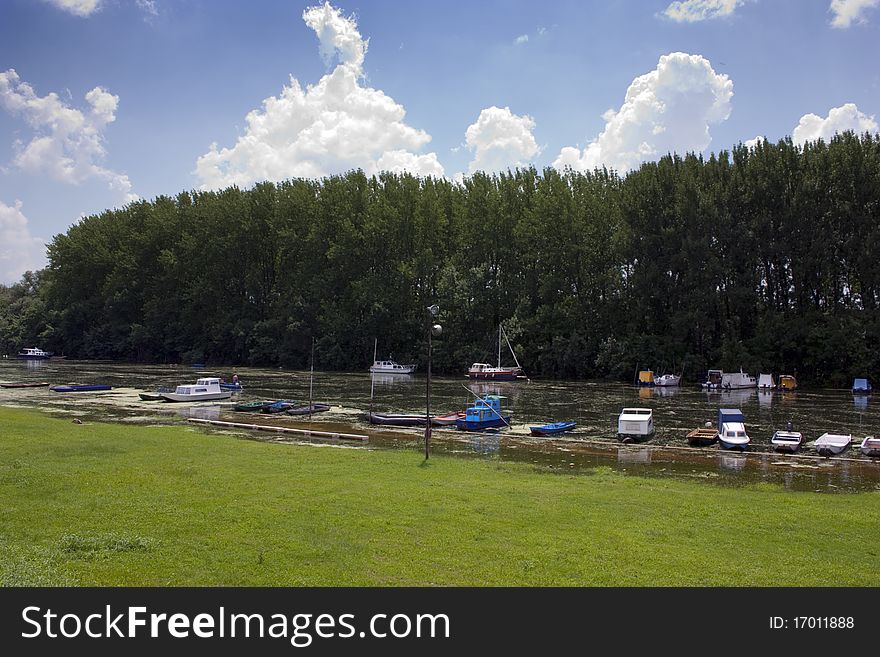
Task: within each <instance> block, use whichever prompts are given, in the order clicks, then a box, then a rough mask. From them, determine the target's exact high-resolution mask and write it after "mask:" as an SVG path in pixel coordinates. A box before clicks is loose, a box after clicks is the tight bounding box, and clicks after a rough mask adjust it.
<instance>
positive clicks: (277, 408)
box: [260, 399, 296, 413]
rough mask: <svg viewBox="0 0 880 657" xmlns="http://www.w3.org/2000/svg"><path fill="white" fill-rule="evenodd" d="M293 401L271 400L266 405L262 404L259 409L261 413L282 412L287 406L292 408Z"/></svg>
mask: <svg viewBox="0 0 880 657" xmlns="http://www.w3.org/2000/svg"><path fill="white" fill-rule="evenodd" d="M294 404H296V402H295V401H291V400H288V399H279V400H278V401H275V402H272V403H271V404H269V405H268V406H264V407H263V408H262V409H260V412H261V413H284V412H286V411H287V409H289V408H293V406H294Z"/></svg>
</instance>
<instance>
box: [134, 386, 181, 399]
mask: <svg viewBox="0 0 880 657" xmlns="http://www.w3.org/2000/svg"><path fill="white" fill-rule="evenodd" d="M168 392H174V388H169V387H166V386H162V387H160V388H159V389H158V390H156V392H139V393H138V397H140V398H141V401H162V400H163V399H164V397H162V395H163V394H165V393H168Z"/></svg>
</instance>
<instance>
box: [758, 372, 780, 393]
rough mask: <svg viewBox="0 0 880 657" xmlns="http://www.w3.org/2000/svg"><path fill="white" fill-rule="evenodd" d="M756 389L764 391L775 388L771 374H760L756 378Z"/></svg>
mask: <svg viewBox="0 0 880 657" xmlns="http://www.w3.org/2000/svg"><path fill="white" fill-rule="evenodd" d="M758 387H759V388H762V389H764V390H767V389H769V388H775V387H776V382H775V381H774V380H773V375H772V374H761V375H759V376H758Z"/></svg>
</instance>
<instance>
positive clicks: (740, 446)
mask: <svg viewBox="0 0 880 657" xmlns="http://www.w3.org/2000/svg"><path fill="white" fill-rule="evenodd" d="M718 442H719V443H720V444H721V447H722V448H723V449H726V450H730V451H739V452H744V451H746V450H747V449H748V448H749V441H748V440H747V441H745V442H740V441H731V440H729V439H728V440H725V439H724V438H722V437H721V436H720V435H719V436H718Z"/></svg>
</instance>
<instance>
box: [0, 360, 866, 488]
mask: <svg viewBox="0 0 880 657" xmlns="http://www.w3.org/2000/svg"><path fill="white" fill-rule="evenodd" d="M316 361H317V362H318V363H320V359H319V355H317V354H316ZM229 371H231V368H229V367H226V368H223V369H218V370H215V371H211V370H205V371H204V372H199V373H198V374H196V373H195V372H194V371H193V369H192V368H190V367H185V366H175V365H146V366H145V365H130V364H122V363H110V362H97V361H70V360H62V361H43V362H38V365H37V366H36V367H33V368H31V367H30V365H29V364H28V363H27V362H25V361H16V360H11V359H3V360H0V382H6V381H49V382H50V383H51V384H53V385H54V384H57V383H66V382H68V381H77V382H81V383H107V384H109V385H112V386H113V390H112V391H110V392H108V393H104V394H101V395H97V394H96V395H87V396H76V395H57V394H55V393H52V392H49V391H48V390H47V389H46V388H29V389H3V388H0V404H11V405H19V406H36V407H42V408H46V409H49V410H50V411H53V412H59V413H67V414H77V415H78V416H80V417H88V418H91V419H94V420H101V421H107V420H111V421H112V420H117V419H120V420H125V419H127V420H128V421H134V422H145V423H146V422H164V423H168V422H172V423H174V422H182V421H185V418H186V417H200V418H204V419H214V420H216V419H220V420H232V421H235V420H244V421H250V422H256V423H261V422H265V421H267V420H266V418H265V416H256V415H253V414H242V413H235V412H234V411H233V406H234V405H235V403H237V402H240V401H254V400H262V399H289V400H295V401H299V402H304V401H306V400H308V399H309V378H310V377H309V372H295V371H290V370H282V369H260V368H247V367H237V368H236V371H237V373H238V375H239V378H240V379H241V380H242V381H243V382H244V385H245V390H244V392H243V393H242V394H241V395H238V396H237V397H238V398H237V399H236V400H235V401H232V400H229V401H224V402H219V403H216V404H207V405H196V406H186V405H177V404H164V403H161V402H143V401H140V400H139V399H138V394H137V393H138V392H141V391H153V390H156V389H157V388H158V387H159V386H176V385H178V384H181V383H191V382H192V381H193V380H194V379H195V378H196V376H198V375H201V374H204V375H206V376H207V375H220V376H226V377H227V378H228V376H229ZM376 379H378V381H377V380H376ZM380 382H381V383H380ZM431 390H432V392H431V410H432V412H434V413H436V414H441V415H442V414H446V413H450V412H454V411H458V410H461V409H464V408H466V407H467V406H468V405H470V404H471V403H472V402H473V400H474V398H475V396H477V395H481V394H486V393H488V394H500V395H502V396H504V397H506V400H505V405H506V407H507V408H509V409H510V411H511V412H512V413H513V425H512V428H511V429H509V430H505V431H503V432H501V433H499V434H466V433H463V432H458V431H455V430H454V429H450V428H437V429H435V431H434V433H433V438H432V449H435V450H436V451H438V452H449V453H455V454H461V453H463V452H464V453H471V454H475V455H477V456H481V457H491V458H498V459H502V460H508V461H523V462H527V463H532V464H541V465H545V466H547V467H549V468H553V469H556V468H565V469H566V470H574V471H577V470H579V469H590V468H595V467H597V466H608V467H612V468H620V469H626V471H627V472H629V473H639V474H645V475H657V476H681V477H695V476H699V477H702V478H710V479H712V480H715V481H722V482H724V483H731V484H737V485H738V484H742V483H748V482H752V481H770V482H778V483H779V484H781V485H784V486H786V487H788V488H791V489H796V490H823V491H834V490H875V489H878V490H880V461H878V460H873V461H872V460H871V459H869V458H868V457H864V456H862V455H861V454H860V452H859V450H858V449H852V450H850V451H848V452H847V453H846V454H845V458H841V457H834V458H831V459H820V458H818V457H817V456H816V454H815V451H814V450H813V449H812V448H810V447H809V445H808V447H807V449H805V450H804V451H803V452H802V454H801V455H797V456H785V457H779V456H777V455H775V454H773V453H772V451H771V446H770V438H771V436H772V435H773V432H774V431H775V430H777V429H784V428H785V426H786V424H787V422H788V421H789V420H790V421H791V422H792V423H793V425H794V427H795V430H797V431H801V432H802V433H803V434H804V437H805V439H806V441H807V442H808V443H812V442H813V441H815V439H816V438H817V437H818V436H819V435H820V434H822V433H824V432H826V431H827V432H832V433H852V434H853V435H859V434H861V435H864V434H872V433H874V434H877V433H880V407H878V405H870V403H866V402H868V400H867V399H866V398H865V397H861V398H858V399H854V398H853V396H852V394H851V392H850V391H849V390H848V389H847V390H803V389H802V390H800V391H798V392H796V393H794V392H790V393H784V394H783V393H780V392H772V393H770V394H769V398H770V399H772V403H768V395H767V394H766V393H762V394H761V395H758V394H757V391H756V390H754V389H751V390H735V391H715V392H710V393H707V392H705V391H702V390H700V389H699V388H697V387H695V386H685V387H679V388H666V389H664V388H641V389H639V388H636V387H635V386H631V385H627V384H619V383H609V382H604V381H574V382H563V381H540V380H532V381H524V380H523V381H515V382H474V381H468V380H467V379H464V378H463V377H461V376H454V377H432V387H431ZM312 394H313V397H312V398H313V400H314V401H315V402H323V403H327V404H331V405H332V409H331V410H330V411H328V412H326V413H321V414H320V415H316V416H314V417H313V418H312V424H314V425H315V428H320V427H325V428H327V427H331V426H332V427H333V430H334V431H339V432H347V433H357V434H368V435H369V436H370V441H369V445H370V446H371V447H374V448H375V447H386V448H404V449H414V450H415V449H419V448H420V447H422V446H423V444H424V443H423V442H422V441H423V436H424V430H423V429H405V428H393V427H377V426H373V425H369V424H367V423H366V422H365V420H364V413H365V411H367V410H368V409H369V408H370V407H371V403H372V407H373V409H374V410H375V411H376V412H393V413H421V412H424V411H425V378H424V376H421V375H419V374H415V375H403V376H399V375H392V376H391V377H389V376H383V375H381V374H380V375H378V377H371V376H370V375H369V374H368V373H366V372H363V373H328V372H321V371H317V372H315V373H314V380H313V384H312ZM371 398H372V402H371ZM628 406H643V407H647V408H651V409H652V410H653V412H654V424H655V427H656V434H655V436H654V438H653V439H652V440H651V441H650V442H648V443H644V444H642V445H640V446H638V447H622V446H621V445H620V443H619V442H618V441H617V436H616V429H617V416H618V415H619V413H620V410H621V408H623V407H628ZM727 407H734V408H740V409H741V410H742V412H743V415H744V416H745V420H746V428H747V430H748V432H749V435H750V437H751V439H752V443H751V445H750V448H749V452H748V453H746V454H737V455H730V454H722V453H719V447H718V446H717V445H714V446H711V447H706V448H692V447H690V446H688V444H687V442H686V440H685V436H686V434H687V432H688V431H690V430H691V429H694V428H696V427H699V426H702V425H703V423H704V421H706V420H708V421H710V422H711V423H714V422H715V419H716V417H717V414H718V408H727ZM271 421H272V422H273V423H275V422H280V423H283V424H286V425H289V426H294V427H301V426H303V424H302V423H303V422H305V420H303V419H302V418H295V417H289V416H282V417H278V416H273V417H272V420H271ZM560 421H573V422H577V429H576V430H575V431H574V432H571V433H567V434H565V435H564V436H560V437H558V438H555V439H546V438H544V439H534V438H531V437H530V436H529V429H528V427H529V425H534V424H544V423H548V422H560ZM695 473H696V474H695ZM719 475H720V476H719Z"/></svg>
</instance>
